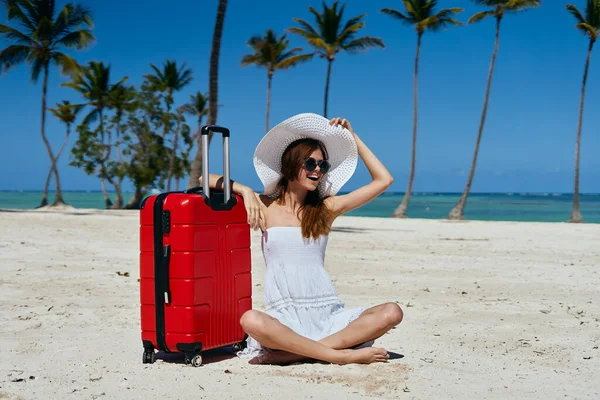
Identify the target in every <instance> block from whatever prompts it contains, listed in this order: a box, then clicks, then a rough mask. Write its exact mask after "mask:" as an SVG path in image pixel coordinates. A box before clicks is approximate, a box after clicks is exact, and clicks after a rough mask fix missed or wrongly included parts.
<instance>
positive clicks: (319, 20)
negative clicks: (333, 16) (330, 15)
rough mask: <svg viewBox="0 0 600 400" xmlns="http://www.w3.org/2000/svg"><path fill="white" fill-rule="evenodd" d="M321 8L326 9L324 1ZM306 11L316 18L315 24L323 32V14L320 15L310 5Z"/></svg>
mask: <svg viewBox="0 0 600 400" xmlns="http://www.w3.org/2000/svg"><path fill="white" fill-rule="evenodd" d="M323 8H324V9H325V10H327V6H326V5H325V3H323ZM308 11H310V13H311V14H312V15H314V16H315V19H316V20H317V25H318V26H319V30H320V31H321V32H323V27H324V26H325V21H324V20H323V16H322V15H321V13H320V12H318V11H317V10H315V8H314V7H312V6H311V7H308Z"/></svg>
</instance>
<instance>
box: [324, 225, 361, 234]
mask: <svg viewBox="0 0 600 400" xmlns="http://www.w3.org/2000/svg"><path fill="white" fill-rule="evenodd" d="M331 231H332V232H342V233H367V232H368V231H369V229H365V228H350V227H347V226H340V227H334V228H331Z"/></svg>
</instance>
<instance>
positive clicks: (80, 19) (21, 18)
mask: <svg viewBox="0 0 600 400" xmlns="http://www.w3.org/2000/svg"><path fill="white" fill-rule="evenodd" d="M1 1H2V3H4V5H5V6H6V9H7V11H8V22H9V23H13V24H15V25H16V26H18V28H15V27H12V26H10V25H4V24H0V36H2V37H3V38H4V39H5V40H7V41H9V43H11V44H10V45H9V46H8V47H6V48H5V49H3V50H1V51H0V74H2V73H3V72H4V71H8V70H10V69H11V68H13V67H14V66H16V65H18V64H21V63H23V62H26V63H27V64H29V65H30V67H31V80H32V81H33V82H37V81H38V79H39V77H40V74H42V75H43V79H44V83H43V86H42V124H41V135H42V140H43V142H44V145H45V146H46V150H47V151H48V156H49V157H50V162H51V163H52V160H54V158H55V157H54V153H53V152H52V147H51V146H50V142H49V140H48V138H47V136H46V131H45V128H46V96H47V93H48V72H49V70H50V66H51V64H52V63H53V64H55V65H57V66H58V67H59V68H60V71H61V73H62V74H64V75H73V74H75V73H77V72H78V70H79V65H78V64H77V61H75V60H74V59H73V58H72V57H71V56H69V55H68V54H66V53H64V52H63V51H64V50H65V49H72V48H76V49H78V50H81V49H84V48H86V47H88V46H89V45H90V44H91V43H92V42H93V41H94V40H95V38H94V35H93V34H92V31H91V29H92V28H93V21H92V14H91V12H90V10H88V9H87V8H85V7H84V6H82V5H80V4H73V3H68V4H67V5H65V6H64V7H63V8H62V9H61V10H60V11H58V12H56V11H57V10H56V4H55V1H54V0H1ZM57 202H58V203H61V202H62V199H60V198H59V199H56V201H55V203H57ZM47 204H48V188H47V187H46V188H45V190H44V192H43V194H42V200H41V204H40V206H45V205H47Z"/></svg>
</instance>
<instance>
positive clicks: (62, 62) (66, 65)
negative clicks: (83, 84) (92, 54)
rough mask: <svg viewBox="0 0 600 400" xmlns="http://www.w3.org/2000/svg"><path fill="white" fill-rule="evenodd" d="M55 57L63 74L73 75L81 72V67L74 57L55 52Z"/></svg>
mask: <svg viewBox="0 0 600 400" xmlns="http://www.w3.org/2000/svg"><path fill="white" fill-rule="evenodd" d="M53 59H54V63H55V64H56V65H57V66H58V67H59V68H60V73H61V75H63V76H69V77H73V76H76V75H77V74H79V73H80V72H81V67H80V66H79V64H78V63H77V61H75V59H74V58H73V57H70V56H68V55H66V54H63V53H55V54H54V56H53Z"/></svg>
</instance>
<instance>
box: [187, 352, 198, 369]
mask: <svg viewBox="0 0 600 400" xmlns="http://www.w3.org/2000/svg"><path fill="white" fill-rule="evenodd" d="M185 361H186V362H187V363H189V364H192V367H199V366H201V365H202V356H201V355H200V354H196V355H194V356H192V357H191V358H189V356H188V355H186V356H185Z"/></svg>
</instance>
